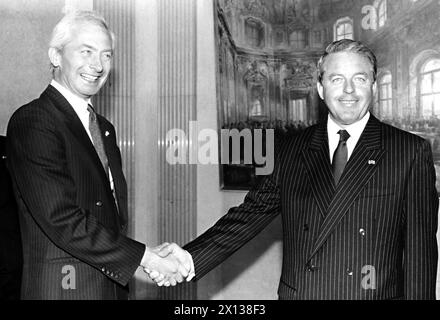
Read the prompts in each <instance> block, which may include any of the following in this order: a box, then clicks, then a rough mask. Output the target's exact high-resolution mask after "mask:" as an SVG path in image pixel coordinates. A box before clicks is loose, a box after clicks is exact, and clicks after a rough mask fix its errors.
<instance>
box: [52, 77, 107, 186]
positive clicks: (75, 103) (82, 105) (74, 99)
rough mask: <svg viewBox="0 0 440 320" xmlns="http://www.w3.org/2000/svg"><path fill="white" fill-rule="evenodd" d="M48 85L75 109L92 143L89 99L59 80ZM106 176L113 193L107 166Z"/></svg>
mask: <svg viewBox="0 0 440 320" xmlns="http://www.w3.org/2000/svg"><path fill="white" fill-rule="evenodd" d="M50 85H51V86H52V87H54V88H55V89H57V90H58V92H59V93H61V94H62V95H63V97H64V98H66V100H67V102H69V103H70V105H71V106H72V108H73V110H75V113H76V114H77V116H78V118H79V120H81V123H82V125H83V126H84V129H85V130H86V132H87V134H88V136H89V138H90V141H92V143H93V139H92V134H91V133H90V129H89V111H88V110H87V107H88V105H89V104H90V105H92V103H91V101H90V99H87V100H84V99H82V98H80V97H78V96H77V95H75V94H73V93H72V92H70V90H68V89H67V88H65V87H64V86H63V85H61V84H60V83H59V82H57V81H55V80H52V81H51V82H50ZM108 178H109V180H110V188H111V190H112V191H113V193H114V191H115V190H114V183H113V176H112V172H111V170H110V167H109V168H108Z"/></svg>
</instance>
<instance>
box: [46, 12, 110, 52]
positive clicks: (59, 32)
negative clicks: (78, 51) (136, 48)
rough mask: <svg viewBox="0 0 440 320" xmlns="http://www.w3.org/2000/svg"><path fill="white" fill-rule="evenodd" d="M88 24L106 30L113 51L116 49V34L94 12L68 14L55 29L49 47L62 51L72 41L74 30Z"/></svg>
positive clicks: (102, 18)
mask: <svg viewBox="0 0 440 320" xmlns="http://www.w3.org/2000/svg"><path fill="white" fill-rule="evenodd" d="M86 23H91V24H93V25H96V26H99V27H101V28H103V29H104V30H106V31H107V32H108V33H109V35H110V38H111V41H112V49H114V46H115V34H114V33H113V32H112V31H111V30H110V28H109V27H108V25H107V22H106V21H105V19H104V17H102V16H101V15H99V14H98V13H96V12H94V11H72V12H70V13H67V14H66V15H65V16H64V17H63V18H62V19H61V20H60V21H59V22H58V23H57V25H56V26H55V28H54V29H53V31H52V36H51V38H50V42H49V47H50V48H55V49H58V50H62V49H63V48H64V46H65V45H66V44H67V43H68V42H69V41H70V40H71V39H72V30H73V29H74V28H75V27H77V26H79V25H81V24H86Z"/></svg>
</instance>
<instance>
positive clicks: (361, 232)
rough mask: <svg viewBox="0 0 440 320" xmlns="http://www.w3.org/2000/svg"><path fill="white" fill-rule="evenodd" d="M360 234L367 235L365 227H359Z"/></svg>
mask: <svg viewBox="0 0 440 320" xmlns="http://www.w3.org/2000/svg"><path fill="white" fill-rule="evenodd" d="M359 234H360V235H361V236H362V237H364V236H365V229H364V228H360V229H359Z"/></svg>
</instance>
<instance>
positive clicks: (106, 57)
mask: <svg viewBox="0 0 440 320" xmlns="http://www.w3.org/2000/svg"><path fill="white" fill-rule="evenodd" d="M112 57H113V55H112V54H111V53H106V54H104V59H106V60H111V59H112Z"/></svg>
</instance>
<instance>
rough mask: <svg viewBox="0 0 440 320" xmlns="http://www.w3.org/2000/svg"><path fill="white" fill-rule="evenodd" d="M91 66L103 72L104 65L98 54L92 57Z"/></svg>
mask: <svg viewBox="0 0 440 320" xmlns="http://www.w3.org/2000/svg"><path fill="white" fill-rule="evenodd" d="M90 68H92V69H93V70H95V71H96V72H99V73H100V72H102V70H103V67H102V61H101V58H100V57H98V56H94V57H92V58H91V61H90Z"/></svg>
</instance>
